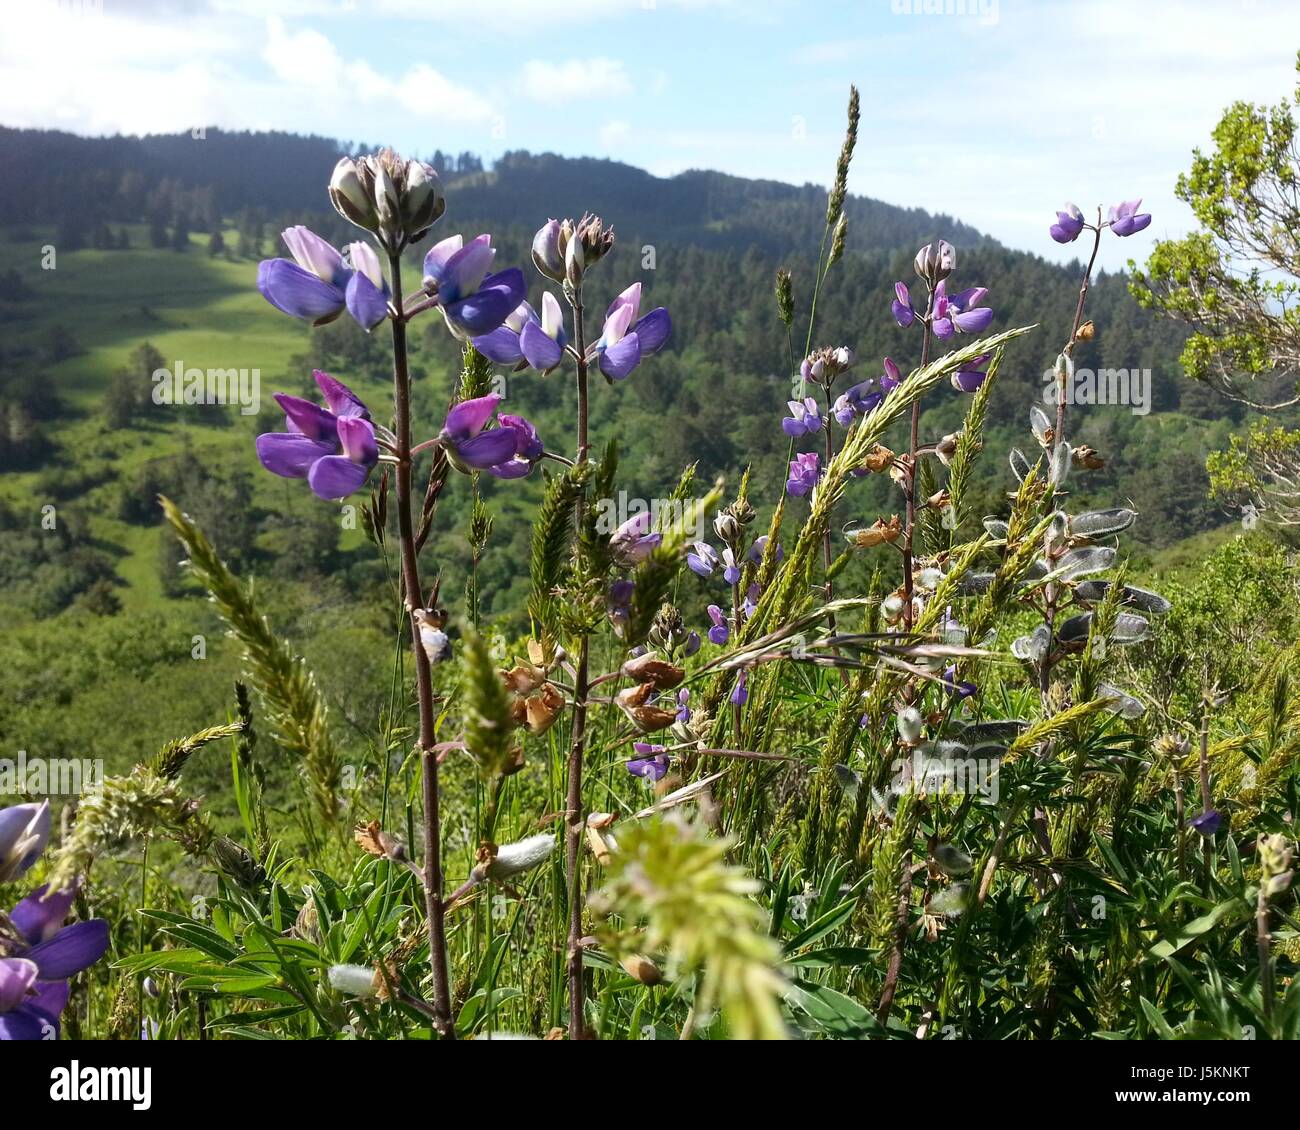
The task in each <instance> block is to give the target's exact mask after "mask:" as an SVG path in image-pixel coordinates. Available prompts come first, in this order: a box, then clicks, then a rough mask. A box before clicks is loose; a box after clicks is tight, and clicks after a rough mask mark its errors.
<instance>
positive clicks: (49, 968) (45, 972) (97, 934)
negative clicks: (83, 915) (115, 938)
mask: <svg viewBox="0 0 1300 1130" xmlns="http://www.w3.org/2000/svg"><path fill="white" fill-rule="evenodd" d="M107 949H108V923H107V922H105V921H104V919H102V918H92V919H91V920H90V921H89V922H74V923H73V924H72V925H71V926H65V927H64V928H63V929H62V930H60V931H59V932H58V933H57V934H55V935H54V937H52V938H51V939H50V940H49V941H48V942H42V943H41V944H40V945H38V946H33V947H32V948H31V949H29V950H28V951H27V952H26V953H25V954H24V955H23V956H24V957H26V958H27V959H28V960H29V961H34V962H36V965H37V968H39V969H40V971H41V974H40V976H41V980H42V981H62V980H65V979H66V978H68V977H72V976H74V975H75V974H77V973H80V972H81V971H82V970H83V969H89V968H90V966H92V965H94V964H95V962H97V961H98V960H99V959H100V958H101V957H103V956H104V953H105V951H106V950H107Z"/></svg>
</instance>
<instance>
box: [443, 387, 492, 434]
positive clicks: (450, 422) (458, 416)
mask: <svg viewBox="0 0 1300 1130" xmlns="http://www.w3.org/2000/svg"><path fill="white" fill-rule="evenodd" d="M500 403H501V394H500V393H499V392H490V393H488V394H487V396H477V397H475V398H474V399H473V400H462V401H461V402H460V403H459V404H457V405H456V406H455V407H454V408H453V409H452V410H451V411H450V412H448V413H447V420H446V422H445V423H444V424H443V426H442V430H443V432H444V433H446V434H447V435H448V436H450V437H451V438H452V439H453V440H464V439H469V438H470V437H471V436H475V435H478V433H479V432H481V431H482V430H483V427H484V425H485V424H487V422H488V421H489V420H490V419H492V414H493V413H494V412H495V411H496V410H497V405H498V404H500Z"/></svg>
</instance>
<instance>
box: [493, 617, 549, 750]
mask: <svg viewBox="0 0 1300 1130" xmlns="http://www.w3.org/2000/svg"><path fill="white" fill-rule="evenodd" d="M561 658H562V653H561V652H560V651H559V650H558V649H557V648H554V647H551V648H548V646H547V645H546V644H543V643H541V642H540V641H538V640H529V641H528V661H527V662H522V661H521V662H517V663H516V664H515V665H514V666H513V667H511V668H510V669H509V670H508V671H502V672H501V680H502V682H504V683H505V685H506V690H508V691H509V692H510V693H511V695H513V696H514V698H513V699H512V701H511V703H510V717H511V719H512V720H513V721H514V723H515V725H516V726H526V727H527V728H528V731H529V733H533V734H542V733H545V732H546V731H547V730H549V729H550V728H551V726H552V725H554V723H555V720H556V719H557V718H558V717H559V716H560V713H561V711H563V710H564V694H563V692H562V691H561V690H560V689H559V688H558V687H557V686H555V684H554V683H552V682H550V681H549V678H548V676H549V675H550V672H551V671H552V670H554V669H555V667H557V666H558V665H559V662H560V659H561ZM521 764H522V761H521Z"/></svg>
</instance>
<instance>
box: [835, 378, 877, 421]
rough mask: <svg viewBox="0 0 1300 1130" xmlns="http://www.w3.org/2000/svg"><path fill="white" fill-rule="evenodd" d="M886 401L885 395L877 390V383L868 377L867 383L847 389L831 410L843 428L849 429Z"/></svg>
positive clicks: (860, 383)
mask: <svg viewBox="0 0 1300 1130" xmlns="http://www.w3.org/2000/svg"><path fill="white" fill-rule="evenodd" d="M884 399H885V395H884V393H882V392H880V391H879V390H878V389H877V388H876V382H875V381H874V380H872V379H871V378H870V377H868V378H867V379H866V380H865V381H859V382H858V383H857V384H855V385H853V386H852V387H850V388H847V389H845V390H844V392H842V393H841V394H840V396H839V398H838V399H837V400H836V401H835V407H834V408H833V409H832V410H831V411H832V412H833V413H834V416H835V419H836V420H837V421H839V423H840V425H841V426H842V427H845V428H847V427H848V426H849V425H850V424H851V423H853V421H854V420H855V419H857V418H858V417H859V416H865V415H866V414H867V413H868V412H870V411H871V410H872V409H873V408H875V406H876V405H877V404H879V403H880V402H881V401H882V400H884Z"/></svg>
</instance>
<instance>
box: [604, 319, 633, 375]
mask: <svg viewBox="0 0 1300 1130" xmlns="http://www.w3.org/2000/svg"><path fill="white" fill-rule="evenodd" d="M640 362H641V339H640V337H639V335H638V334H637V333H636V332H635V331H634V332H632V333H630V334H628V335H627V336H626V337H624V338H623V339H622V340H621V341H618V342H615V343H614V344H613V345H611V346H610V347H609V348H608V349H606V350H604V351H602V353H601V355H600V371H601V372H602V373H604V374H605V376H607V377H609V378H610V380H615V381H621V380H622V379H623V378H624V377H626V376H627V375H628V374H629V373H630V372H631V371H632V370H633V369H635V368H636V367H637V365H638V364H640Z"/></svg>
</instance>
